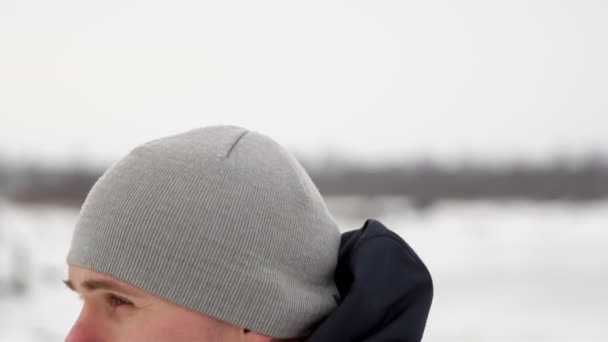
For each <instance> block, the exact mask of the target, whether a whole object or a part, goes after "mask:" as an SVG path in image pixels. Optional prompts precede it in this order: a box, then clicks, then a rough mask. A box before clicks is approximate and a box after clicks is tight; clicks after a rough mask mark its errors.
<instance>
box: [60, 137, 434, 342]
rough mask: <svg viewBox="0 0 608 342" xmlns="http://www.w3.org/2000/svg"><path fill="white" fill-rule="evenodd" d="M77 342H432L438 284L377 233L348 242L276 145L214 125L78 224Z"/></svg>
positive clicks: (72, 275)
mask: <svg viewBox="0 0 608 342" xmlns="http://www.w3.org/2000/svg"><path fill="white" fill-rule="evenodd" d="M67 262H68V265H69V270H68V273H69V276H68V280H66V285H67V286H68V287H70V288H71V289H73V290H74V291H76V292H78V293H79V294H80V296H81V297H82V298H83V308H82V311H81V313H80V315H79V317H78V319H77V321H76V322H75V324H74V326H73V328H72V330H71V331H70V333H69V335H68V337H67V341H69V342H74V341H113V342H114V341H130V342H136V341H176V342H177V341H304V340H306V341H363V340H366V341H419V340H420V339H421V338H422V333H423V330H424V326H425V323H426V319H427V315H428V312H429V308H430V305H431V300H432V293H433V287H432V281H431V277H430V275H429V273H428V271H427V269H426V267H425V266H424V264H423V263H422V261H421V260H420V259H419V258H418V256H417V255H416V254H415V253H414V251H413V250H412V249H411V248H410V247H409V246H408V245H407V244H406V243H405V242H404V241H403V240H402V239H401V238H399V237H398V236H397V235H396V234H394V233H393V232H391V231H389V230H387V229H386V228H385V227H384V226H382V224H380V223H379V222H377V221H374V220H368V221H367V222H366V223H365V225H364V226H363V227H362V228H361V229H359V230H355V231H351V232H348V233H344V234H342V235H340V232H339V230H338V227H337V225H336V223H335V222H334V220H333V219H332V217H331V215H330V213H329V212H328V210H327V207H326V206H325V203H324V201H323V199H322V197H321V195H320V194H319V192H318V190H317V188H316V187H315V185H314V184H313V182H312V181H311V179H310V178H309V176H308V175H307V174H306V172H305V171H304V169H303V168H302V167H301V165H300V164H299V163H298V162H297V161H296V159H295V158H294V157H293V156H292V155H291V154H290V153H288V152H287V151H286V149H284V148H283V147H281V146H280V145H279V144H277V143H276V142H274V141H273V140H271V139H270V138H268V137H266V136H264V135H262V134H259V133H256V132H253V131H248V130H246V129H243V128H240V127H236V126H211V127H205V128H200V129H194V130H191V131H188V132H185V133H181V134H177V135H174V136H169V137H165V138H161V139H157V140H153V141H150V142H148V143H145V144H143V145H140V146H138V147H136V148H135V149H133V150H132V151H131V152H130V153H129V154H128V155H127V156H125V157H124V158H123V159H121V160H120V161H118V162H117V163H115V164H114V165H112V167H111V168H110V169H109V170H107V171H106V172H105V173H104V174H103V175H102V177H100V179H99V180H98V181H97V182H96V183H95V185H94V186H93V188H92V189H91V191H90V192H89V194H88V196H87V198H86V200H85V202H84V204H83V206H82V209H81V212H80V215H79V217H78V221H77V224H76V228H75V231H74V235H73V238H72V243H71V247H70V251H69V253H68V257H67Z"/></svg>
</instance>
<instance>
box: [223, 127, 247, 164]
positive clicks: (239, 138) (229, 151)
mask: <svg viewBox="0 0 608 342" xmlns="http://www.w3.org/2000/svg"><path fill="white" fill-rule="evenodd" d="M247 133H249V131H245V132H243V133H241V135H239V136H238V138H236V140H235V141H234V143H233V144H232V146H230V149H228V152H227V153H226V158H229V157H230V153H232V150H233V149H234V147H235V146H236V144H238V142H239V141H240V140H241V139H242V138H243V137H244V136H245V134H247Z"/></svg>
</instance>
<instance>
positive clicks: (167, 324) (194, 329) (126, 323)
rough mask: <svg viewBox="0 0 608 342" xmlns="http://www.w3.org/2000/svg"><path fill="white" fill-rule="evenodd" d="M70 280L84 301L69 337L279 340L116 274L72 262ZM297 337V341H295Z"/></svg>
mask: <svg viewBox="0 0 608 342" xmlns="http://www.w3.org/2000/svg"><path fill="white" fill-rule="evenodd" d="M68 274H69V276H68V280H66V281H65V283H66V285H67V286H68V287H69V288H70V289H72V290H74V291H75V292H77V293H78V294H79V295H80V297H81V298H82V300H83V306H82V310H81V312H80V315H79V316H78V319H77V320H76V322H75V323H74V326H73V327H72V329H71V330H70V333H69V335H68V337H67V338H66V341H67V342H78V341H87V342H106V341H112V342H123V341H129V342H140V341H141V342H150V341H159V342H161V341H174V342H180V341H235V342H236V341H243V342H245V341H250V342H267V341H278V340H275V339H272V338H271V337H268V336H265V335H262V334H259V333H256V332H254V331H250V330H248V329H245V328H244V327H237V326H234V325H231V324H229V323H226V322H223V321H220V320H217V319H214V318H212V317H209V316H206V315H204V314H201V313H199V312H195V311H192V310H189V309H186V308H183V307H180V306H178V305H176V304H173V303H171V302H168V301H166V300H163V299H161V298H159V297H156V296H154V295H152V294H150V293H148V292H145V291H143V290H141V289H139V288H136V287H133V286H131V285H129V284H127V283H125V282H122V281H120V280H118V279H116V278H113V277H111V276H108V275H106V274H102V273H99V272H95V271H93V270H89V269H86V268H82V267H76V266H69V269H68ZM293 341H295V340H293Z"/></svg>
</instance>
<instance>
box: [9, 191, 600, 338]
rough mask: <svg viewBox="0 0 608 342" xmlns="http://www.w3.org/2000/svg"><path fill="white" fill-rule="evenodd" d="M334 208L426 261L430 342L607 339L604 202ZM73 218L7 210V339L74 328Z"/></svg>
mask: <svg viewBox="0 0 608 342" xmlns="http://www.w3.org/2000/svg"><path fill="white" fill-rule="evenodd" d="M328 203H329V205H330V208H331V209H332V212H333V213H334V214H335V216H336V218H337V219H338V221H339V222H340V224H341V226H342V227H343V229H344V230H348V229H352V228H357V227H359V226H360V225H361V224H362V223H363V221H364V219H365V218H366V217H368V216H370V217H375V218H377V219H379V220H380V221H382V222H383V223H385V224H386V225H387V226H388V227H389V228H391V229H393V230H395V231H397V232H398V233H399V234H400V235H401V236H403V238H404V239H405V240H406V241H408V242H409V243H410V245H411V246H412V247H413V248H414V249H415V250H416V251H417V252H418V254H419V255H420V257H421V258H422V259H423V260H424V261H425V262H426V264H427V266H428V267H429V269H430V271H431V274H432V275H433V279H434V283H435V299H434V304H433V307H432V309H431V315H430V317H429V321H428V325H427V330H426V334H425V339H424V341H428V342H433V341H436V342H438V341H472V342H478V341H479V342H481V341H484V342H485V341H493V342H494V341H496V342H498V341H501V342H502V341H513V342H537V341H555V342H562V341H569V342H592V341H593V342H596V341H597V342H600V341H602V342H603V341H608V327H606V322H608V251H607V250H606V249H607V248H608V201H603V202H594V203H589V204H571V203H565V202H553V203H541V204H538V203H533V202H496V203H493V202H443V203H440V204H438V205H435V206H433V207H430V208H428V209H426V210H424V211H415V210H413V209H410V208H409V207H408V206H407V203H406V202H405V201H401V200H395V199H376V200H374V201H373V202H367V201H363V200H361V199H358V198H346V199H329V200H328ZM370 208H371V209H370ZM353 213H356V214H353ZM76 214H77V212H76V211H75V210H69V209H61V208H53V207H24V206H17V205H14V204H10V203H6V202H0V341H15V342H19V341H26V342H30V341H36V342H38V341H62V340H63V338H64V336H65V335H66V333H67V331H68V330H69V328H70V325H71V323H72V322H73V321H74V319H75V318H76V316H77V314H78V310H79V307H80V304H81V303H80V301H79V300H78V299H77V296H76V295H75V294H73V293H70V292H69V291H68V290H67V289H65V286H64V285H63V284H62V280H63V279H64V278H65V275H66V266H65V264H64V259H65V254H66V252H67V247H68V243H69V239H70V230H71V229H72V226H73V224H74V222H75V219H76Z"/></svg>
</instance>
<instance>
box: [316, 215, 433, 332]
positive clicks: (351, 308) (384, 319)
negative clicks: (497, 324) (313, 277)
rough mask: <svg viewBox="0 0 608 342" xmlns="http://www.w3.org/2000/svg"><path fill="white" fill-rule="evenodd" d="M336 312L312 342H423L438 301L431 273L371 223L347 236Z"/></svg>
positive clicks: (410, 251)
mask: <svg viewBox="0 0 608 342" xmlns="http://www.w3.org/2000/svg"><path fill="white" fill-rule="evenodd" d="M335 281H336V285H337V286H338V290H339V292H340V297H341V298H340V301H339V304H338V306H337V307H336V309H334V310H333V311H332V312H331V313H330V315H329V316H327V317H326V318H325V319H324V320H323V321H322V322H320V324H318V325H317V327H316V328H315V330H314V332H313V334H312V335H311V336H310V337H309V339H308V341H311V342H328V341H331V342H340V341H404V342H414V341H416V342H417V341H420V340H421V339H422V336H423V332H424V328H425V325H426V321H427V317H428V314H429V310H430V307H431V303H432V299H433V282H432V279H431V275H430V273H429V271H428V269H427V267H426V266H425V265H424V263H423V262H422V260H421V259H420V258H419V257H418V255H417V254H416V253H415V252H414V250H413V249H412V248H411V247H410V246H409V245H408V244H407V243H406V242H405V241H404V240H403V239H402V238H401V237H400V236H399V235H397V234H395V233H394V232H392V231H391V230H389V229H388V228H386V227H385V226H384V225H383V224H382V223H380V222H378V221H376V220H373V219H368V220H367V221H366V222H365V224H364V225H363V227H362V228H360V229H357V230H353V231H349V232H346V233H343V234H342V236H341V242H340V250H339V255H338V266H337V268H336V272H335Z"/></svg>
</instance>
